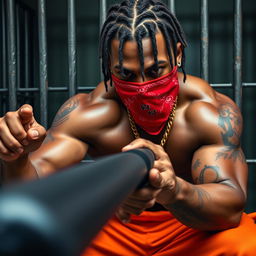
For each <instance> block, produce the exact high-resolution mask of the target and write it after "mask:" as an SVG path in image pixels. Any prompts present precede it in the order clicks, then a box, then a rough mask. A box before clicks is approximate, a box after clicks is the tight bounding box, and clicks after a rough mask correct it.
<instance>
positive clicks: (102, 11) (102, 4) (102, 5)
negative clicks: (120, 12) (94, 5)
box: [99, 0, 107, 81]
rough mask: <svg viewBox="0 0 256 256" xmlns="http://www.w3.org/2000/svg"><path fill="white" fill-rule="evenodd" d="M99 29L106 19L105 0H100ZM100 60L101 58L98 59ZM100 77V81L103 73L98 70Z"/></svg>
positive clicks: (102, 78)
mask: <svg viewBox="0 0 256 256" xmlns="http://www.w3.org/2000/svg"><path fill="white" fill-rule="evenodd" d="M99 16H100V24H99V26H100V30H101V28H102V26H103V23H104V22H105V20H106V16H107V1H106V0H100V15H99ZM100 61H102V60H100ZM100 67H101V63H100ZM100 79H101V81H103V80H104V76H103V73H102V72H100Z"/></svg>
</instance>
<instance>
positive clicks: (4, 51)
mask: <svg viewBox="0 0 256 256" xmlns="http://www.w3.org/2000/svg"><path fill="white" fill-rule="evenodd" d="M5 10H6V8H5V2H4V1H1V14H2V15H1V16H2V58H3V59H2V86H3V88H7V84H6V63H7V62H6V22H5V16H6V15H5Z"/></svg>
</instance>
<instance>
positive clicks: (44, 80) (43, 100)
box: [38, 0, 48, 127]
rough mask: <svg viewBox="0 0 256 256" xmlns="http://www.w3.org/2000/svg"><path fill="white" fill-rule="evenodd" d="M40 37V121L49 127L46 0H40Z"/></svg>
mask: <svg viewBox="0 0 256 256" xmlns="http://www.w3.org/2000/svg"><path fill="white" fill-rule="evenodd" d="M38 37H39V62H40V64H39V72H40V79H39V80H40V122H41V124H42V125H43V126H44V127H47V113H48V106H47V98H48V97H47V96H48V90H47V88H48V72H47V69H48V67H47V45H46V13H45V0H38Z"/></svg>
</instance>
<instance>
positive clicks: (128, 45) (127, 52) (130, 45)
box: [111, 33, 168, 59]
mask: <svg viewBox="0 0 256 256" xmlns="http://www.w3.org/2000/svg"><path fill="white" fill-rule="evenodd" d="M119 44H120V41H119V40H118V39H113V40H112V41H111V55H112V57H114V58H115V57H118V51H119ZM156 44H157V50H158V52H159V53H160V54H168V53H167V50H166V45H165V39H164V37H163V35H162V34H161V33H157V34H156ZM142 45H143V55H144V56H145V57H146V56H150V55H152V54H153V48H152V40H151V38H150V37H145V38H143V39H142ZM122 52H123V57H124V58H126V59H129V58H135V57H138V55H139V51H138V44H137V41H136V40H129V41H128V40H127V41H125V43H124V45H123V51H122Z"/></svg>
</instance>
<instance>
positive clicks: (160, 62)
mask: <svg viewBox="0 0 256 256" xmlns="http://www.w3.org/2000/svg"><path fill="white" fill-rule="evenodd" d="M167 63H168V62H167V61H166V60H159V61H158V65H161V64H167ZM114 68H116V69H121V65H120V64H117V65H115V66H114ZM154 68H156V63H154V64H152V65H151V66H149V67H147V68H146V70H147V71H148V70H151V69H154ZM123 70H124V71H126V72H131V73H132V72H133V71H132V70H130V69H127V68H125V67H123Z"/></svg>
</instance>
